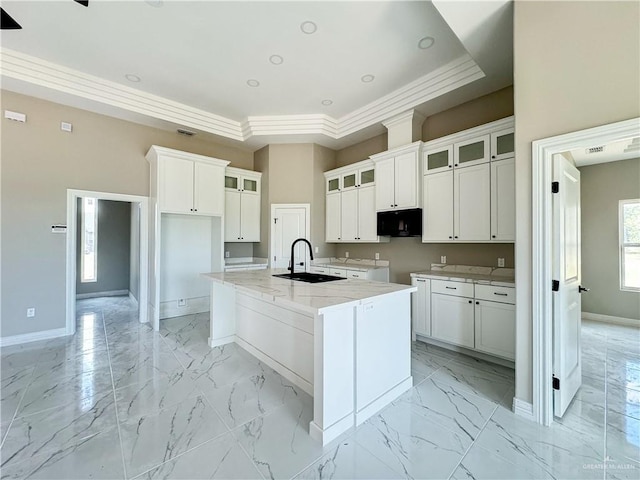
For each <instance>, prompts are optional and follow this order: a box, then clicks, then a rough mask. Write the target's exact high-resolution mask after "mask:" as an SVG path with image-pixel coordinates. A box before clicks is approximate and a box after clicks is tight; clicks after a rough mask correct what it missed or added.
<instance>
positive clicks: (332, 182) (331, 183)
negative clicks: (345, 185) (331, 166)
mask: <svg viewBox="0 0 640 480" xmlns="http://www.w3.org/2000/svg"><path fill="white" fill-rule="evenodd" d="M326 184H327V193H337V192H339V191H340V177H339V176H338V177H329V178H327V179H326Z"/></svg>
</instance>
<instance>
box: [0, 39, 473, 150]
mask: <svg viewBox="0 0 640 480" xmlns="http://www.w3.org/2000/svg"><path fill="white" fill-rule="evenodd" d="M0 63H1V64H2V75H3V76H6V77H8V78H13V79H16V80H19V81H22V82H26V83H29V84H33V85H40V86H42V87H45V88H49V89H52V90H55V91H58V92H64V93H66V94H70V95H73V96H76V97H80V98H84V99H88V100H92V101H95V102H98V103H101V104H105V105H109V106H113V107H116V108H119V109H122V110H125V111H129V112H135V113H137V114H141V115H145V116H147V117H150V118H155V119H159V120H163V121H167V122H171V123H175V124H178V125H183V126H185V127H188V128H193V129H196V130H199V131H202V132H208V133H213V134H215V135H220V136H222V137H226V138H230V139H233V140H237V141H246V140H248V139H249V138H251V137H260V136H270V135H308V134H320V135H325V136H326V137H329V138H331V139H335V140H337V139H340V138H343V137H346V136H348V135H351V134H352V133H355V132H358V131H360V130H362V129H364V128H366V127H370V126H372V125H376V124H379V123H380V122H382V121H384V120H387V119H388V118H390V117H393V116H395V115H398V114H400V113H402V112H405V111H406V110H409V109H412V108H414V107H417V106H418V105H421V104H423V103H425V102H428V101H429V100H432V99H434V98H438V97H440V96H442V95H444V94H446V93H449V92H451V91H453V90H455V89H457V88H460V87H462V86H464V85H467V84H469V83H472V82H474V81H476V80H479V79H481V78H484V77H485V74H484V72H483V71H482V69H481V68H480V67H479V66H478V64H477V63H476V62H475V61H474V60H473V58H471V56H470V55H469V54H464V55H463V56H461V57H460V58H457V59H455V60H452V61H451V62H449V63H447V64H446V65H443V66H442V67H440V68H438V69H436V70H435V71H433V72H430V73H428V74H427V75H424V76H422V77H420V78H418V79H417V80H415V81H413V82H411V83H408V84H407V85H404V86H403V87H400V88H398V89H397V90H394V91H393V92H391V93H389V94H388V95H385V96H383V97H381V98H379V99H376V100H374V101H373V102H370V103H368V104H366V105H364V106H363V107H361V108H358V109H356V110H354V111H352V112H350V113H348V114H347V115H344V116H343V117H341V118H333V117H330V116H328V115H324V114H319V113H318V114H307V115H265V116H249V117H247V118H245V119H243V120H241V121H237V120H232V119H230V118H226V117H223V116H221V115H216V114H214V113H211V112H207V111H205V110H201V109H198V108H194V107H190V106H188V105H185V104H183V103H179V102H175V101H172V100H168V99H166V98H163V97H160V96H157V95H152V94H150V93H146V92H144V91H142V90H138V89H135V88H131V87H129V86H126V85H122V84H119V83H116V82H112V81H109V80H106V79H103V78H100V77H96V76H93V75H89V74H86V73H84V72H81V71H79V70H74V69H71V68H67V67H63V66H62V65H57V64H55V63H52V62H48V61H46V60H43V59H41V58H37V57H33V56H31V55H26V54H24V53H21V52H18V51H15V50H10V49H8V48H2V49H0Z"/></svg>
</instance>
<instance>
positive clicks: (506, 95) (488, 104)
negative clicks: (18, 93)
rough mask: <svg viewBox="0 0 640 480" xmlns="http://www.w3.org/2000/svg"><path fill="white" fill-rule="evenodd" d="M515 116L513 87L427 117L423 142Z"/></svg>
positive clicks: (423, 125) (423, 126)
mask: <svg viewBox="0 0 640 480" xmlns="http://www.w3.org/2000/svg"><path fill="white" fill-rule="evenodd" d="M510 115H513V86H510V87H506V88H503V89H501V90H498V91H496V92H493V93H490V94H488V95H484V96H483V97H479V98H476V99H474V100H471V101H469V102H466V103H463V104H461V105H458V106H457V107H454V108H450V109H449V110H445V111H444V112H440V113H436V114H435V115H431V116H429V117H427V118H426V119H425V121H424V123H423V124H422V141H423V142H428V141H429V140H433V139H436V138H440V137H444V136H446V135H451V134H452V133H456V132H461V131H462V130H467V129H469V128H473V127H477V126H478V125H483V124H485V123H489V122H493V121H495V120H500V119H501V118H505V117H508V116H510Z"/></svg>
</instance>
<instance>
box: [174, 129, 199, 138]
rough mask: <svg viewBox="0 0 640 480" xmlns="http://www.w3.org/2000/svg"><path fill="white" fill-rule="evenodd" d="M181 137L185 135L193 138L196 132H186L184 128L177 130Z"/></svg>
mask: <svg viewBox="0 0 640 480" xmlns="http://www.w3.org/2000/svg"><path fill="white" fill-rule="evenodd" d="M176 131H177V132H178V133H179V134H180V135H185V136H187V137H193V136H194V135H195V134H196V132H192V131H191V130H185V129H184V128H179V129H178V130H176Z"/></svg>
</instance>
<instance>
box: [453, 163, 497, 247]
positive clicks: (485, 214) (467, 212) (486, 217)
mask: <svg viewBox="0 0 640 480" xmlns="http://www.w3.org/2000/svg"><path fill="white" fill-rule="evenodd" d="M490 179H491V167H490V165H489V164H488V163H485V164H483V165H476V166H473V167H466V168H458V169H454V171H453V193H454V202H453V204H454V223H453V238H454V240H458V241H482V240H490V236H491V228H490V225H491V181H490Z"/></svg>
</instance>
